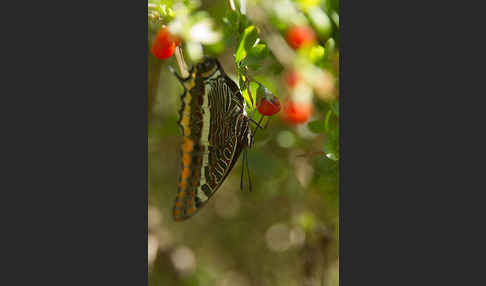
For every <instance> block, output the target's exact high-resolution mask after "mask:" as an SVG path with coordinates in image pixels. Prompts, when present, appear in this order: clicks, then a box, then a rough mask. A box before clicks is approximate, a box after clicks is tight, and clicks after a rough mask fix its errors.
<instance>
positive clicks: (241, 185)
mask: <svg viewBox="0 0 486 286" xmlns="http://www.w3.org/2000/svg"><path fill="white" fill-rule="evenodd" d="M245 154H246V152H244V151H243V162H241V166H242V168H241V176H240V191H243V187H244V183H243V181H244V177H245V160H246V157H245Z"/></svg>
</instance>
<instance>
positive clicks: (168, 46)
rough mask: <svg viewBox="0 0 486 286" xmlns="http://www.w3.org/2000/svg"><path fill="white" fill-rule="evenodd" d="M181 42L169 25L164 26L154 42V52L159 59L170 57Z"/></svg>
mask: <svg viewBox="0 0 486 286" xmlns="http://www.w3.org/2000/svg"><path fill="white" fill-rule="evenodd" d="M178 44H179V39H178V38H177V37H176V36H174V35H172V34H171V33H170V32H169V29H168V28H167V27H162V29H160V30H159V32H158V33H157V36H156V37H155V40H154V43H153V44H152V54H153V55H154V56H155V57H156V58H158V59H161V60H163V59H167V58H170V57H171V56H172V55H173V54H174V51H175V48H176V46H177V45H178Z"/></svg>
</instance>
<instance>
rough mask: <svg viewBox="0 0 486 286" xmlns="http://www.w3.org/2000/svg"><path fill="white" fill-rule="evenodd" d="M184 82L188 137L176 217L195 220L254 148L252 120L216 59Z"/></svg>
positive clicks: (182, 123) (183, 120)
mask: <svg viewBox="0 0 486 286" xmlns="http://www.w3.org/2000/svg"><path fill="white" fill-rule="evenodd" d="M209 60H210V61H213V62H214V68H213V69H210V71H209V72H208V71H205V72H202V71H201V70H200V69H199V68H198V67H200V65H198V66H197V67H196V69H195V71H193V73H192V74H191V75H190V77H189V78H188V79H187V80H185V81H184V82H183V85H184V87H185V91H184V94H183V96H182V107H181V110H180V112H179V113H180V119H179V126H180V128H181V130H182V133H183V136H184V142H183V144H182V148H181V153H182V162H181V165H182V166H181V174H180V177H179V187H178V193H177V197H176V200H175V206H174V210H173V216H174V219H175V220H176V221H180V220H184V219H187V218H189V217H191V216H193V215H194V214H195V213H196V212H197V211H198V210H199V209H200V208H202V207H203V206H204V205H205V203H206V202H207V201H208V199H209V198H210V197H211V196H212V195H213V194H214V193H215V192H216V191H217V190H218V188H219V187H220V186H221V184H222V183H223V181H224V180H225V178H226V177H227V175H228V174H229V172H230V171H231V169H232V168H233V166H234V164H235V163H236V161H237V160H238V158H239V155H240V153H241V151H242V150H243V149H244V148H246V147H248V146H249V145H250V143H251V130H250V128H249V119H248V117H247V115H246V112H245V103H244V99H243V96H242V95H241V93H240V91H239V89H238V87H237V85H236V84H235V83H234V82H233V81H232V80H231V79H230V78H229V77H228V76H227V75H226V74H225V73H224V71H223V70H222V69H221V66H220V65H219V63H218V62H217V61H216V60H214V59H209Z"/></svg>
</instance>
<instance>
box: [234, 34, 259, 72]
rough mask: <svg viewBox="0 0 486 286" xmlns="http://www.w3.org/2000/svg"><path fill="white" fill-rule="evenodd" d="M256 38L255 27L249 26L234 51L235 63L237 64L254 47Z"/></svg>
mask: <svg viewBox="0 0 486 286" xmlns="http://www.w3.org/2000/svg"><path fill="white" fill-rule="evenodd" d="M257 38H258V32H257V29H256V28H255V26H249V27H247V28H246V29H245V31H244V32H243V37H242V38H241V41H240V44H239V45H238V48H237V49H236V55H235V63H236V64H239V63H240V62H241V61H242V60H243V59H244V58H245V57H246V56H247V54H248V52H249V50H250V49H251V48H252V47H253V45H255V42H256V40H257Z"/></svg>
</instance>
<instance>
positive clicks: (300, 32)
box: [286, 26, 316, 49]
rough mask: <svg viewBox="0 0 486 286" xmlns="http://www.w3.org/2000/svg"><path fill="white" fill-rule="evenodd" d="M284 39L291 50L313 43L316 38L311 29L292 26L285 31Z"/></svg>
mask: <svg viewBox="0 0 486 286" xmlns="http://www.w3.org/2000/svg"><path fill="white" fill-rule="evenodd" d="M286 39H287V43H289V45H290V46H291V47H292V48H294V49H299V48H301V47H303V46H307V45H311V44H312V43H314V42H315V40H316V36H315V34H314V31H313V30H312V28H311V27H308V26H294V27H291V28H290V29H289V30H288V31H287V36H286Z"/></svg>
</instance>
